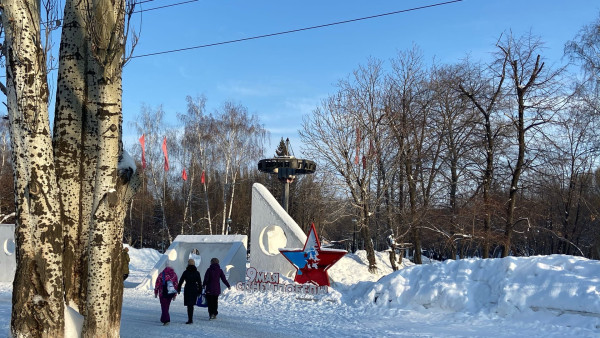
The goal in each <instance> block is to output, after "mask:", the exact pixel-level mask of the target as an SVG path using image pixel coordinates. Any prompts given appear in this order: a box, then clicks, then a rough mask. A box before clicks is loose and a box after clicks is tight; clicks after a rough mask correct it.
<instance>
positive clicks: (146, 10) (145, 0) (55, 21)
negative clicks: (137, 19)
mask: <svg viewBox="0 0 600 338" xmlns="http://www.w3.org/2000/svg"><path fill="white" fill-rule="evenodd" d="M152 1H156V0H142V1H138V2H136V3H135V5H136V6H138V5H141V4H143V3H146V2H152ZM196 1H198V0H187V1H181V2H176V3H172V4H168V5H164V6H158V7H152V8H146V9H140V10H137V11H135V12H133V13H132V14H138V13H142V12H149V11H154V10H157V9H164V8H168V7H174V6H179V5H185V4H189V3H191V2H196ZM58 21H60V22H62V21H63V18H60V19H56V20H52V21H45V22H42V23H41V25H47V24H49V23H57V22H58ZM57 26H59V25H57Z"/></svg>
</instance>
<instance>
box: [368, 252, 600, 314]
mask: <svg viewBox="0 0 600 338" xmlns="http://www.w3.org/2000/svg"><path fill="white" fill-rule="evenodd" d="M366 298H367V300H372V301H374V302H375V304H376V306H379V307H389V308H403V309H411V310H419V311H423V310H426V309H439V310H443V311H450V312H463V313H468V314H476V313H480V312H483V313H496V314H498V315H501V316H511V315H518V314H521V313H522V312H530V311H540V310H549V311H553V312H555V313H556V314H559V315H560V314H564V313H571V314H573V313H576V314H581V315H586V316H593V317H600V262H598V261H592V260H587V259H585V258H581V257H573V256H565V255H552V256H536V257H507V258H503V259H465V260H457V261H445V262H443V263H435V264H429V265H420V266H412V267H408V268H405V269H402V270H399V271H396V272H394V273H391V274H390V275H388V276H385V277H383V278H381V280H380V281H378V282H377V283H375V285H374V286H373V288H372V289H371V290H370V291H369V292H368V293H367V294H366Z"/></svg>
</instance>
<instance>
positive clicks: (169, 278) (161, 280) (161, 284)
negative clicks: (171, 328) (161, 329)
mask: <svg viewBox="0 0 600 338" xmlns="http://www.w3.org/2000/svg"><path fill="white" fill-rule="evenodd" d="M169 264H170V263H168V262H167V267H166V268H165V269H164V270H163V271H162V272H161V273H160V274H159V275H158V277H157V278H156V283H154V298H156V297H158V298H159V300H160V310H161V315H160V322H161V323H163V325H169V322H170V321H171V316H170V315H169V308H170V307H171V302H172V301H174V300H175V298H176V297H177V293H176V291H177V274H176V273H175V270H173V268H172V267H170V266H169ZM169 282H170V283H171V286H172V287H173V288H174V289H175V293H169V290H168V288H169Z"/></svg>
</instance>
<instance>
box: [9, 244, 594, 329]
mask: <svg viewBox="0 0 600 338" xmlns="http://www.w3.org/2000/svg"><path fill="white" fill-rule="evenodd" d="M130 256H131V265H130V268H131V275H130V277H129V278H128V280H127V282H128V283H126V286H127V288H126V289H125V296H124V304H123V316H122V323H121V336H122V337H190V336H201V337H265V336H267V337H268V336H271V337H305V336H317V335H319V336H321V337H334V336H335V337H337V336H352V337H390V336H398V337H490V336H493V337H600V262H598V261H591V260H586V259H582V258H578V257H572V256H559V255H553V256H537V257H529V258H514V257H509V258H504V259H489V260H481V259H468V260H460V261H446V262H432V263H430V264H424V265H421V266H415V265H412V264H410V263H409V266H404V267H403V268H402V269H401V270H399V271H396V272H393V273H392V271H391V268H390V267H389V264H388V262H387V259H386V256H385V254H383V253H382V254H380V255H378V260H379V261H378V266H379V267H380V273H379V274H378V275H373V274H369V273H368V272H367V268H366V264H365V262H366V257H365V253H364V252H358V253H357V255H352V254H348V255H346V257H344V258H343V259H342V260H341V261H339V262H338V263H337V264H336V265H334V266H333V267H332V268H331V269H330V270H329V275H330V277H331V278H332V279H334V281H335V282H334V283H333V285H332V288H330V290H329V294H327V295H322V296H317V297H315V296H299V295H296V294H286V293H279V292H264V293H248V292H243V291H237V290H235V288H232V289H231V290H227V291H225V292H224V294H223V295H222V296H221V298H220V301H219V318H218V319H217V320H215V321H209V320H208V314H207V311H206V309H204V308H196V312H195V314H194V315H195V319H194V324H192V325H186V324H184V323H185V321H186V320H187V315H186V308H185V307H184V306H183V300H182V297H178V298H177V299H176V300H175V302H174V303H173V304H172V306H171V324H170V325H168V326H162V324H161V323H160V321H159V317H160V305H159V303H158V300H157V299H155V298H154V297H153V293H152V291H151V290H142V289H136V288H134V287H133V286H134V285H135V284H136V283H139V282H140V281H141V280H142V279H143V278H144V277H145V276H146V274H147V272H148V271H150V269H151V268H152V267H153V266H154V263H155V262H156V261H157V260H158V258H159V257H160V254H158V253H157V252H156V251H154V250H151V249H142V250H136V249H131V250H130ZM285 282H290V281H289V280H286V281H285ZM11 287H12V286H11V285H10V284H7V283H0V336H2V335H3V334H2V332H5V333H6V334H7V335H8V332H9V323H10V306H11V305H10V304H11V291H12V290H11ZM375 300H376V301H375Z"/></svg>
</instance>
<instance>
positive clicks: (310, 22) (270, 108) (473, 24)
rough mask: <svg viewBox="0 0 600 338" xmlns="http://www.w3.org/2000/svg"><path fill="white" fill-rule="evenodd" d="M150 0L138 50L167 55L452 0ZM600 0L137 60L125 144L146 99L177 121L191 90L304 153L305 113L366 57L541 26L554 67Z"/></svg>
mask: <svg viewBox="0 0 600 338" xmlns="http://www.w3.org/2000/svg"><path fill="white" fill-rule="evenodd" d="M182 1H185V0H152V1H148V2H144V3H143V4H142V7H141V9H143V10H144V12H143V13H142V14H141V15H140V14H136V17H135V18H134V20H136V21H135V24H136V25H138V27H139V26H141V40H140V42H139V44H138V46H137V48H136V50H135V51H134V55H138V56H139V55H145V54H149V53H156V52H163V51H169V50H175V49H181V48H187V47H193V46H199V45H205V44H211V43H218V42H223V41H229V40H236V39H243V38H248V37H253V36H258V35H264V34H270V33H277V32H282V31H288V30H294V29H299V28H305V27H311V26H316V25H323V24H329V23H333V22H339V21H344V20H351V19H356V18H361V17H367V16H373V15H378V14H383V13H388V12H394V11H400V10H406V9H411V8H415V7H421V6H427V5H432V4H437V3H441V2H444V1H443V0H440V1H430V0H396V1H391V0H387V1H384V0H371V1H357V0H327V1H323V0H320V1H315V0H304V1H272V0H264V1H249V0H246V1H240V0H221V1H218V0H198V1H193V2H190V3H187V4H182V5H177V6H170V7H166V8H161V9H156V10H150V9H153V8H156V7H160V6H167V5H170V4H175V3H178V2H182ZM599 11H600V1H598V0H463V1H460V2H456V3H451V4H447V5H442V6H437V7H433V8H427V9H422V10H416V11H410V12H405V13H400V14H395V15H389V16H384V17H379V18H375V19H370V20H363V21H358V22H352V23H347V24H342V25H336V26H331V27H326V28H321V29H314V30H308V31H302V32H298V33H292V34H285V35H279V36H274V37H267V38H262V39H256V40H251V41H244V42H238V43H232V44H226V45H220V46H214V47H207V48H198V49H192V50H188V51H182V52H175V53H168V54H161V55H155V56H145V57H137V58H134V59H132V60H131V61H130V62H129V63H128V64H127V65H126V67H125V69H124V72H123V112H124V120H125V125H124V127H125V138H124V140H125V144H126V147H130V146H131V145H133V144H134V143H136V142H137V139H138V137H139V135H136V134H134V131H133V130H132V128H130V127H129V126H128V122H129V121H133V120H135V118H136V115H137V114H138V113H139V112H140V108H141V106H142V104H146V105H148V106H150V107H156V106H158V105H162V106H163V108H164V110H165V111H166V113H167V118H166V121H167V123H169V124H170V125H171V126H176V125H177V119H176V115H175V114H176V113H177V112H182V113H183V112H185V110H186V102H185V97H186V96H187V95H191V96H196V95H199V94H203V95H205V96H206V98H207V108H208V111H209V112H212V111H214V110H215V109H216V108H218V107H219V106H220V105H221V104H222V103H223V102H225V101H227V100H231V101H234V102H237V103H241V104H243V105H245V106H246V107H247V108H248V110H249V111H250V112H251V113H254V114H257V115H258V116H259V117H260V120H261V122H262V123H263V124H264V125H265V127H266V128H267V129H268V130H269V131H270V132H271V134H272V137H271V140H272V142H271V145H270V148H269V149H267V150H268V153H270V152H271V151H270V149H272V152H274V149H275V147H276V145H277V142H278V141H279V139H280V138H281V137H289V138H290V139H291V140H292V147H293V149H294V151H295V152H296V155H299V154H298V153H299V150H300V149H301V144H299V142H300V140H299V139H298V136H297V130H298V129H299V128H300V127H301V121H302V116H303V115H306V114H309V113H310V112H311V111H312V110H313V109H314V108H315V107H316V106H317V105H318V104H319V102H320V101H321V100H322V99H323V98H325V97H327V96H328V95H331V94H333V93H334V92H335V91H336V88H335V84H336V82H337V81H339V80H340V79H342V78H344V77H346V76H347V75H348V74H350V73H351V72H352V71H353V70H354V69H356V68H357V67H358V66H359V65H361V64H365V63H366V62H367V59H368V58H369V57H374V58H378V59H381V60H389V59H391V58H394V57H395V56H396V55H397V53H398V51H401V50H406V49H408V48H410V47H411V46H412V44H413V43H414V44H416V45H417V46H419V47H420V48H421V50H422V51H423V54H424V56H425V59H428V60H431V59H433V58H434V57H435V59H436V60H437V62H441V63H453V62H457V61H458V60H460V59H461V58H463V57H464V56H465V55H467V54H470V55H471V58H472V59H474V60H485V59H486V58H488V57H489V53H490V52H492V51H493V49H494V48H493V46H494V43H495V41H496V40H497V39H498V37H499V36H500V34H501V33H502V32H505V31H508V30H512V32H513V33H514V34H516V35H521V34H523V33H525V32H528V31H530V30H531V31H532V32H533V33H534V34H536V35H539V36H540V37H541V38H542V40H544V41H545V42H546V47H547V50H546V53H545V54H544V56H546V58H547V61H549V63H557V64H558V63H564V62H566V60H561V58H562V54H563V46H564V44H565V42H566V41H568V40H569V39H573V37H574V36H575V35H576V33H577V32H578V31H579V30H580V29H581V27H582V26H583V25H584V24H589V23H591V22H592V21H594V20H595V19H596V18H597V17H598V13H599Z"/></svg>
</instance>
